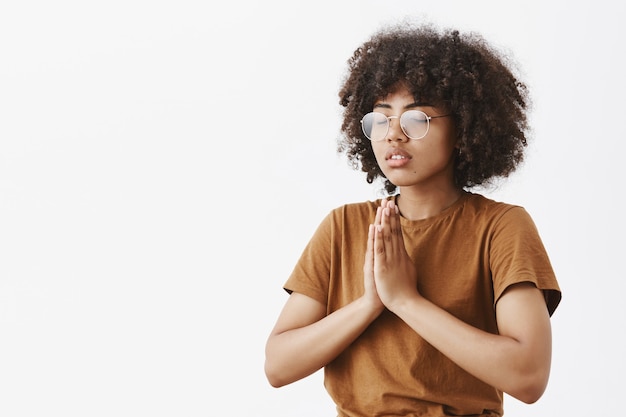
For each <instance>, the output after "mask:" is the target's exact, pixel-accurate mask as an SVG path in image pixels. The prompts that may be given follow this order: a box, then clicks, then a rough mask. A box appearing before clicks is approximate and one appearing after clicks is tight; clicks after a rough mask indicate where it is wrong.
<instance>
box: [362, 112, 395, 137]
mask: <svg viewBox="0 0 626 417" xmlns="http://www.w3.org/2000/svg"><path fill="white" fill-rule="evenodd" d="M361 127H362V128H363V133H364V134H365V136H367V138H368V139H369V140H373V141H379V140H383V139H384V138H385V136H386V135H387V130H388V128H389V121H388V120H387V116H385V115H384V114H382V113H378V112H371V113H367V114H366V115H365V116H363V119H362V120H361Z"/></svg>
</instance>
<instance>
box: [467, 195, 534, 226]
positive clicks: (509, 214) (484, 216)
mask: <svg viewBox="0 0 626 417" xmlns="http://www.w3.org/2000/svg"><path fill="white" fill-rule="evenodd" d="M464 212H465V213H464V214H465V215H467V216H471V217H475V218H476V219H481V220H483V221H488V222H490V223H494V222H495V223H499V222H516V221H523V222H525V221H532V220H531V218H530V215H529V214H528V212H527V211H526V209H525V208H524V207H523V206H520V205H516V204H510V203H505V202H501V201H496V200H492V199H490V198H487V197H485V196H483V195H481V194H474V193H468V195H467V201H466V203H465V205H464Z"/></svg>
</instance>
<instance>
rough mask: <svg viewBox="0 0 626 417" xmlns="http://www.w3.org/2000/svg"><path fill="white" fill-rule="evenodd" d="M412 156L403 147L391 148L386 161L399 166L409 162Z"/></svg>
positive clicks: (395, 166)
mask: <svg viewBox="0 0 626 417" xmlns="http://www.w3.org/2000/svg"><path fill="white" fill-rule="evenodd" d="M411 158H412V156H411V155H410V154H409V153H408V152H406V151H405V150H404V149H401V148H390V149H389V150H388V151H387V153H386V154H385V161H387V164H388V165H389V166H390V167H394V168H398V167H401V166H404V165H406V164H408V163H409V161H410V160H411Z"/></svg>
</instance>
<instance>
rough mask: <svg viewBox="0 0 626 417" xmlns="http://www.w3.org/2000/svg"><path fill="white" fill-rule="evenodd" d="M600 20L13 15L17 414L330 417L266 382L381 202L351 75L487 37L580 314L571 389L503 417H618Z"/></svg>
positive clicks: (545, 226)
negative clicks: (313, 258) (316, 275)
mask: <svg viewBox="0 0 626 417" xmlns="http://www.w3.org/2000/svg"><path fill="white" fill-rule="evenodd" d="M618 4H619V3H618V2H613V1H609V0H599V1H593V2H590V1H567V2H566V1H552V2H544V1H527V2H515V3H512V2H500V1H472V2H469V1H462V0H459V1H440V2H435V1H428V2H426V1H409V0H404V1H386V2H381V1H363V0H358V1H357V0H350V1H316V2H307V3H300V2H290V1H286V0H285V1H264V2H255V1H252V0H247V1H239V2H238V1H231V2H220V3H218V4H215V3H210V2H204V1H186V0H182V1H176V2H174V1H165V0H163V1H147V0H144V1H142V0H127V1H120V0H115V1H108V2H84V1H70V0H61V1H56V2H48V1H29V0H26V1H19V2H18V1H11V0H8V1H5V2H3V3H2V4H1V5H0V415H2V416H6V417H14V416H15V417H17V416H29V417H30V416H49V415H63V416H81V417H82V416H140V415H141V416H144V415H145V416H147V415H150V416H190V417H191V416H215V415H232V416H247V415H254V416H273V417H279V416H285V417H287V416H332V415H334V414H333V411H334V409H333V405H332V404H331V403H330V401H329V399H328V397H327V396H326V392H325V391H324V388H323V386H322V380H321V373H317V374H314V375H312V376H311V377H309V378H307V379H305V380H302V381H299V382H297V383H294V384H292V385H291V386H288V387H284V388H281V389H279V390H276V389H274V388H271V387H270V386H269V385H268V384H267V382H266V380H265V377H264V374H263V360H264V352H263V349H264V344H265V338H266V336H267V334H268V332H269V331H270V329H271V327H272V326H273V323H274V320H275V318H276V317H277V315H278V313H279V311H280V308H281V307H282V304H283V302H284V301H285V299H286V295H285V294H284V293H283V292H282V290H281V285H282V283H283V282H284V280H285V279H286V278H287V275H288V274H289V272H290V271H291V268H292V267H293V265H294V263H295V261H296V259H297V257H298V256H299V254H300V251H301V250H302V248H303V247H304V245H305V243H306V242H307V241H308V239H309V237H310V235H311V234H312V232H313V230H314V229H315V228H316V227H317V224H318V223H319V221H320V220H321V219H322V217H323V216H324V215H325V214H326V213H327V211H328V210H330V209H331V208H333V207H335V206H338V205H340V204H343V203H345V202H351V201H360V200H367V199H374V198H377V197H378V194H377V189H376V187H372V186H368V185H367V184H366V183H365V179H364V176H363V175H362V174H360V173H358V172H352V171H351V170H350V169H349V168H348V167H347V163H346V162H345V160H343V159H341V158H340V157H339V156H338V155H336V154H335V152H334V149H335V139H336V138H337V135H338V131H339V106H338V104H337V90H338V87H339V84H340V81H341V77H342V76H343V74H344V70H345V63H346V60H347V59H348V58H349V56H350V55H351V53H352V51H353V50H354V49H355V48H356V47H357V46H358V44H360V42H362V41H363V40H365V39H366V38H367V37H368V36H369V35H370V34H371V33H372V32H374V31H375V30H376V29H378V28H379V27H380V25H382V24H385V23H390V22H395V21H396V20H397V19H399V18H401V17H403V16H407V15H408V16H413V17H417V18H419V17H424V18H427V19H428V20H430V21H432V22H435V23H439V24H442V25H444V26H453V27H458V28H459V29H462V30H476V31H479V32H481V33H482V34H483V35H484V36H485V37H486V38H487V39H488V40H490V41H491V42H492V43H494V44H495V45H497V46H500V47H502V48H505V49H508V50H510V51H512V52H513V53H514V56H515V57H516V59H517V61H518V62H519V63H520V66H521V68H522V69H523V71H524V76H525V79H526V81H527V83H528V85H529V86H530V88H531V91H532V94H533V97H534V102H535V111H534V113H533V115H532V121H533V126H534V139H533V142H532V143H531V146H530V148H529V154H528V155H529V156H528V159H527V162H526V164H525V165H524V167H523V168H522V169H521V170H520V171H519V172H518V173H516V174H515V175H514V176H513V177H511V178H510V179H509V180H508V181H507V182H506V183H505V184H504V185H502V187H500V188H497V189H494V190H488V191H487V192H486V193H487V195H488V196H490V197H493V198H496V199H501V200H506V201H509V202H514V203H518V204H522V205H524V206H525V207H526V208H527V209H528V210H529V212H530V213H531V215H533V217H534V219H535V221H536V223H537V225H538V227H539V229H540V232H541V234H542V237H543V239H544V242H545V244H546V246H547V248H548V251H549V253H550V255H551V258H552V260H553V264H554V268H555V270H556V272H557V274H558V277H559V279H560V284H561V287H562V290H563V293H564V298H563V302H562V304H561V306H560V307H559V309H558V310H557V312H556V314H555V316H554V318H553V328H554V359H553V373H552V377H551V381H550V385H549V387H548V390H547V392H546V393H545V396H544V397H543V398H542V399H541V400H540V401H539V402H538V403H536V404H534V405H524V404H521V403H519V402H517V401H516V400H513V399H511V398H508V397H507V399H506V404H505V409H506V411H507V413H506V414H507V416H510V417H520V416H528V415H533V416H554V415H561V416H583V415H585V416H586V415H618V414H619V412H620V411H621V410H622V409H623V406H622V405H621V404H622V397H623V388H624V384H623V375H624V374H625V373H626V361H625V359H624V352H625V351H626V342H625V341H624V338H623V335H624V319H625V318H626V307H625V305H626V303H625V302H624V296H623V294H624V291H625V290H626V284H625V281H626V273H625V272H624V270H625V269H624V267H623V264H622V261H623V258H624V246H625V245H624V239H623V236H624V233H625V232H626V223H625V222H624V219H623V215H622V214H623V209H622V207H621V201H622V200H623V198H621V195H622V193H623V190H624V188H623V184H622V181H623V179H624V171H623V161H624V158H625V156H624V155H625V154H626V146H625V145H624V140H625V139H626V138H625V136H626V135H625V133H624V132H625V130H624V123H623V120H624V105H623V100H622V99H623V97H624V95H625V94H626V84H625V83H624V78H623V77H624V75H623V74H624V73H625V70H626V65H625V64H624V62H623V61H622V59H621V56H622V55H623V41H624V39H625V37H626V29H624V26H623V19H624V18H625V17H626V13H624V11H623V8H622V6H621V5H618Z"/></svg>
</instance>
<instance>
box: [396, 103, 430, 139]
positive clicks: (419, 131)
mask: <svg viewBox="0 0 626 417" xmlns="http://www.w3.org/2000/svg"><path fill="white" fill-rule="evenodd" d="M400 125H401V126H402V130H404V133H406V135H407V136H408V137H409V138H411V139H421V138H423V137H424V136H426V133H428V116H426V114H425V113H424V112H421V111H419V110H408V111H405V112H404V113H403V114H402V116H401V117H400Z"/></svg>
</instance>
